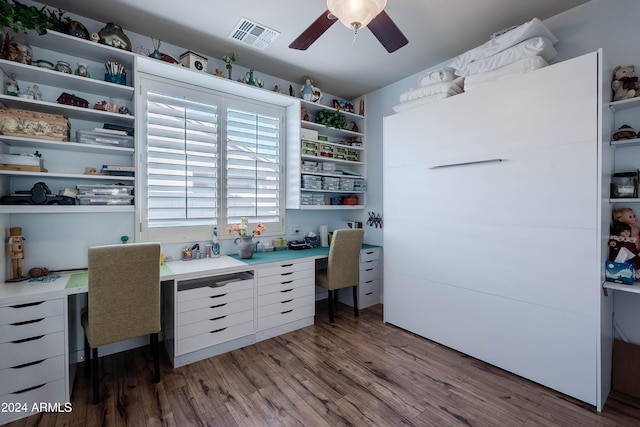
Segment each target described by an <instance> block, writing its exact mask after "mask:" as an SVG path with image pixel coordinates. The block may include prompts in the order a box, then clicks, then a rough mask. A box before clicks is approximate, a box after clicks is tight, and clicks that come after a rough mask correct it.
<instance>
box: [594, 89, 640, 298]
mask: <svg viewBox="0 0 640 427" xmlns="http://www.w3.org/2000/svg"><path fill="white" fill-rule="evenodd" d="M608 105H609V109H610V110H611V111H612V112H613V113H614V115H616V114H617V113H621V112H623V111H625V110H630V109H635V108H640V98H638V97H636V98H630V99H624V100H621V101H613V102H610V103H609V104H608ZM622 121H624V119H623V120H620V119H616V120H614V122H615V125H614V129H617V128H618V127H619V126H621V125H622ZM638 124H640V122H637V123H636V126H637V125H638ZM614 129H612V132H614V131H615V130H614ZM609 146H610V147H611V149H613V150H615V151H617V150H628V149H634V147H640V138H633V139H622V140H618V141H614V140H613V139H612V140H610V141H609ZM631 154H633V153H631ZM628 155H629V153H625V156H628ZM632 157H634V158H637V159H640V155H638V156H635V155H634V156H632ZM635 167H636V168H638V169H640V162H637V165H636V166H635ZM614 171H615V172H618V170H617V168H616V167H615V166H614ZM609 203H611V204H616V203H621V204H635V203H640V198H626V197H625V198H610V199H609ZM602 286H603V287H604V288H606V289H612V290H616V291H623V292H630V293H640V282H637V281H636V282H634V283H633V285H625V284H620V283H614V282H607V281H605V282H604V283H603V284H602Z"/></svg>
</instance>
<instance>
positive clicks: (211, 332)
mask: <svg viewBox="0 0 640 427" xmlns="http://www.w3.org/2000/svg"><path fill="white" fill-rule="evenodd" d="M225 329H227V328H220V329H216V330H215V331H209V333H210V334H216V333H218V332H222V331H224V330H225Z"/></svg>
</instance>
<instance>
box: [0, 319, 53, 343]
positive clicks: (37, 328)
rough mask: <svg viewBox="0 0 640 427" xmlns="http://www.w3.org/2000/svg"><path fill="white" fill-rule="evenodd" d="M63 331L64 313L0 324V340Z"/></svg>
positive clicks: (6, 340)
mask: <svg viewBox="0 0 640 427" xmlns="http://www.w3.org/2000/svg"><path fill="white" fill-rule="evenodd" d="M60 331H64V315H62V314H60V315H58V316H54V317H44V318H39V319H34V320H25V321H23V322H16V323H12V324H5V325H0V342H11V341H18V340H23V339H26V338H33V337H36V336H38V335H46V334H50V333H53V332H60Z"/></svg>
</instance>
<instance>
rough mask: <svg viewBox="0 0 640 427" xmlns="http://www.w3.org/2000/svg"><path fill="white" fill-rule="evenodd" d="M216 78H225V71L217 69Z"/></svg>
mask: <svg viewBox="0 0 640 427" xmlns="http://www.w3.org/2000/svg"><path fill="white" fill-rule="evenodd" d="M215 76H216V77H224V74H223V71H222V70H221V69H220V68H216V74H215Z"/></svg>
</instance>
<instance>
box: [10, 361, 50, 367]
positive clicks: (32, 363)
mask: <svg viewBox="0 0 640 427" xmlns="http://www.w3.org/2000/svg"><path fill="white" fill-rule="evenodd" d="M45 360H46V359H42V360H36V361H35V362H30V363H25V364H22V365H17V366H12V367H11V369H22V368H26V367H28V366H33V365H38V364H40V363H42V362H44V361H45Z"/></svg>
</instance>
